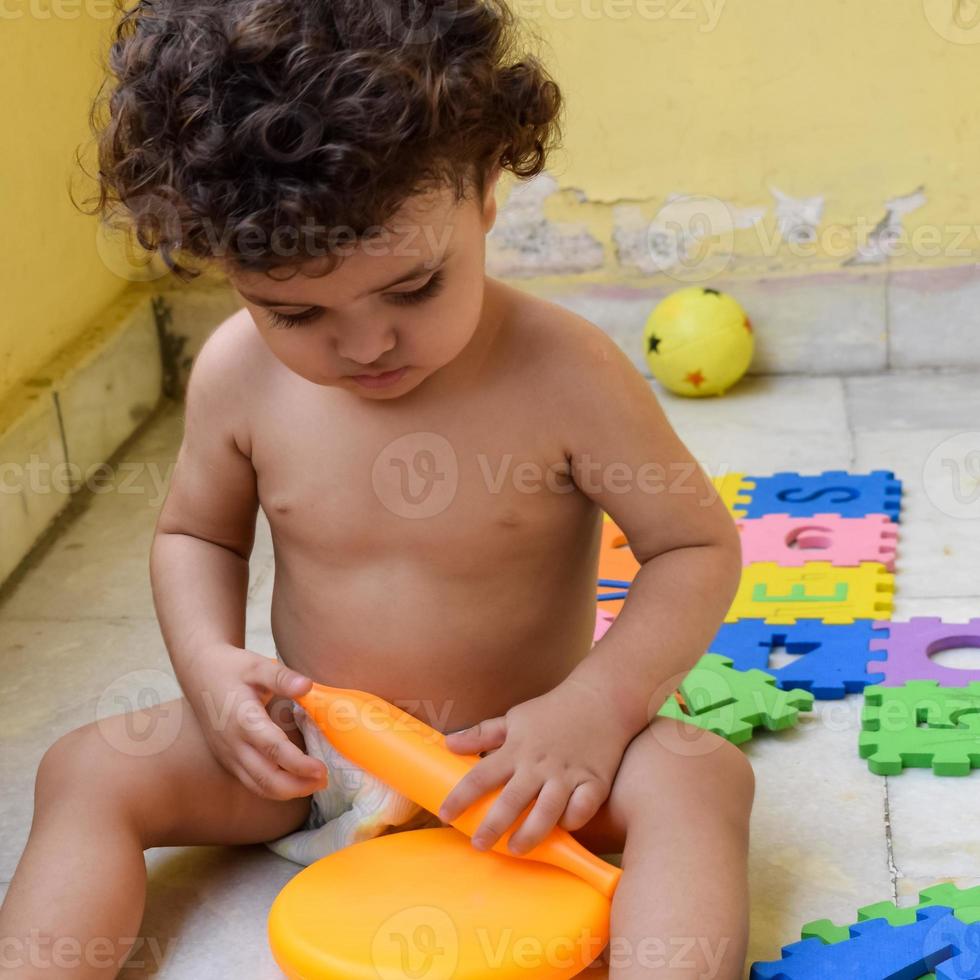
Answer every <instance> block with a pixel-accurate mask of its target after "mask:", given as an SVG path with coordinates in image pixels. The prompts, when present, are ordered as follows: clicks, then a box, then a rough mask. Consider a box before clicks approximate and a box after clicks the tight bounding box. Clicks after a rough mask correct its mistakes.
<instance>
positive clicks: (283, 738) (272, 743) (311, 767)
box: [244, 721, 327, 779]
mask: <svg viewBox="0 0 980 980" xmlns="http://www.w3.org/2000/svg"><path fill="white" fill-rule="evenodd" d="M244 737H245V741H246V742H247V743H248V744H249V745H251V746H253V748H255V749H256V750H258V751H259V752H261V753H262V755H264V756H265V757H266V758H267V759H269V760H270V761H271V762H273V763H274V764H275V765H277V766H279V768H280V769H285V770H286V771H287V772H291V773H293V774H294V775H296V776H301V777H303V778H304V779H324V777H325V776H326V775H327V768H326V766H325V765H324V764H323V763H322V762H320V761H319V760H317V759H314V758H312V757H311V756H308V755H307V754H306V753H305V752H304V751H303V750H302V749H301V748H300V747H299V746H298V745H297V744H296V743H295V742H293V741H292V740H291V739H290V737H289V736H288V735H287V734H286V733H285V732H284V731H283V730H282V729H281V728H280V727H279V726H278V725H276V724H275V723H274V722H271V721H270V722H269V723H268V724H266V725H262V726H258V727H255V728H254V729H249V730H247V731H246V732H245V733H244Z"/></svg>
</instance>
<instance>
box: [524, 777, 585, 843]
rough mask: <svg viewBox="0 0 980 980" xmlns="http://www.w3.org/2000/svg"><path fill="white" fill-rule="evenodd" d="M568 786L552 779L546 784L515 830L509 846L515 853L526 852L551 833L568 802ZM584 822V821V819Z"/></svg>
mask: <svg viewBox="0 0 980 980" xmlns="http://www.w3.org/2000/svg"><path fill="white" fill-rule="evenodd" d="M568 797H569V792H568V786H567V785H566V784H564V783H561V782H559V781H558V780H557V779H551V780H549V781H548V782H547V783H545V784H544V787H543V788H542V790H541V792H540V793H539V794H538V798H537V800H536V801H535V803H534V806H533V807H532V808H531V812H530V813H529V814H528V815H527V816H526V817H525V818H524V820H523V821H522V822H521V825H520V827H518V828H517V830H515V831H514V833H513V834H512V835H511V838H510V840H509V841H508V842H507V847H508V848H509V849H510V851H511V853H513V854H525V853H526V852H527V851H530V850H531V849H532V848H534V847H537V845H538V844H540V843H541V841H543V840H544V839H545V837H547V836H548V834H549V833H551V831H552V829H553V828H554V827H555V825H556V824H557V823H558V820H559V818H560V817H561V815H562V814H563V813H564V812H565V807H566V805H567V804H568ZM583 823H584V821H583Z"/></svg>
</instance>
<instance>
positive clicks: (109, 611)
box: [0, 373, 980, 980]
mask: <svg viewBox="0 0 980 980" xmlns="http://www.w3.org/2000/svg"><path fill="white" fill-rule="evenodd" d="M662 398H663V403H664V405H665V407H666V408H667V410H668V412H669V414H670V416H671V418H672V420H673V421H674V423H675V425H676V426H677V428H678V430H679V432H680V433H681V435H682V436H683V437H684V438H685V439H686V441H687V442H688V444H689V445H690V446H691V448H692V450H693V451H694V452H695V454H696V455H697V456H698V458H699V459H700V460H701V461H702V463H703V464H704V465H705V466H706V468H707V469H708V470H709V472H710V473H712V474H716V473H720V472H725V471H732V470H737V471H742V472H746V473H750V474H760V475H762V474H767V473H772V472H778V471H781V470H789V469H795V470H800V471H802V472H817V471H820V470H825V469H847V470H851V471H854V472H867V471H869V470H872V469H893V470H895V471H896V473H897V474H898V475H899V476H900V477H901V478H902V479H903V480H904V481H905V491H906V496H905V511H904V520H903V523H902V529H901V530H902V537H901V542H900V548H899V562H898V566H897V572H898V580H897V581H898V598H897V605H896V614H895V618H897V619H905V618H908V617H910V616H922V615H931V616H943V617H945V618H947V619H950V620H954V621H955V620H963V619H966V618H970V617H976V616H980V570H978V563H977V556H978V555H980V519H977V518H978V517H980V504H977V503H976V502H974V503H973V504H972V505H970V504H964V503H963V502H962V501H963V500H966V499H967V498H968V494H967V495H966V496H963V494H961V501H960V502H957V501H956V499H955V498H954V497H953V496H951V491H950V489H949V486H948V485H947V484H948V482H949V472H948V467H946V466H945V465H944V464H942V459H944V458H953V459H958V460H959V461H960V464H961V465H962V467H963V473H965V474H966V475H967V476H966V477H965V479H968V478H969V474H971V473H972V474H973V480H974V483H975V482H976V478H977V477H978V476H980V470H978V468H977V467H976V466H973V467H972V469H971V468H970V467H969V465H968V462H969V461H968V460H966V453H967V452H968V446H969V445H971V444H972V447H973V448H974V449H976V448H977V447H978V446H980V435H978V434H977V432H976V430H977V429H980V385H978V384H977V380H976V377H975V376H974V375H967V374H957V373H923V374H892V375H884V376H871V377H866V378H847V379H841V378H834V377H776V378H759V379H750V380H748V381H746V382H745V383H743V384H742V385H741V386H739V387H738V388H737V389H736V390H735V391H733V392H731V393H730V394H729V396H727V397H726V398H725V399H721V400H711V401H704V402H700V401H685V400H680V399H676V398H673V397H671V396H668V395H663V396H662ZM971 430H973V433H974V434H973V437H972V443H971V440H970V439H969V438H967V439H963V438H960V439H959V440H957V439H956V438H955V437H957V436H958V435H959V434H961V433H964V432H970V431H971ZM180 434H181V419H180V414H179V409H178V408H176V407H175V408H171V409H169V410H168V411H167V412H166V413H164V414H163V415H162V416H160V417H159V418H157V419H156V420H155V421H154V422H153V423H152V424H151V425H150V427H149V428H148V429H147V430H146V431H145V432H144V433H143V435H142V436H141V437H140V438H139V439H138V440H136V441H135V443H134V444H133V445H132V447H131V448H130V450H129V451H128V453H127V454H126V456H125V459H124V460H123V461H122V463H121V464H120V465H119V466H118V467H117V470H116V482H115V488H114V489H115V490H116V492H106V493H101V494H97V495H96V496H94V497H93V499H92V501H91V503H90V506H88V508H87V509H85V510H84V512H82V513H81V514H80V515H79V516H77V517H76V518H75V519H74V520H73V521H72V522H70V523H69V524H68V526H66V527H65V528H64V530H63V531H62V532H61V533H60V535H59V536H58V537H57V538H56V540H54V541H53V543H52V544H51V545H50V547H47V548H46V549H44V550H43V553H41V554H40V555H38V556H37V557H36V558H35V559H33V560H32V561H31V563H30V566H29V568H28V570H27V572H26V574H24V575H23V576H22V577H21V578H20V580H19V582H18V583H17V585H16V587H15V588H14V589H13V590H12V591H11V592H10V594H9V595H8V596H7V598H6V599H5V600H4V601H3V603H2V605H0V664H2V667H3V670H2V674H0V735H2V740H3V746H4V751H3V754H2V758H0V774H2V779H3V783H2V785H3V787H4V793H3V797H2V801H0V832H2V837H0V894H3V892H5V890H6V884H4V883H5V882H8V881H9V880H10V878H11V877H12V875H13V872H14V868H15V866H16V863H17V859H18V857H19V855H20V853H21V851H22V849H23V846H24V843H25V841H26V839H27V834H28V830H29V826H30V819H31V812H32V797H33V780H34V773H35V770H36V768H37V764H38V761H39V760H40V758H41V755H42V754H43V752H44V750H45V749H46V747H47V746H48V745H49V744H50V743H51V742H52V741H53V740H54V739H55V738H56V737H57V736H59V735H60V734H62V733H63V732H66V731H68V730H69V729H71V728H74V727H76V726H78V725H81V724H83V723H85V722H88V721H91V720H92V719H93V718H95V717H101V716H104V715H107V714H114V713H116V712H118V711H121V710H125V709H126V708H127V707H134V706H136V702H135V696H136V692H137V691H139V689H140V688H141V687H145V686H150V687H152V688H153V689H154V690H156V691H158V692H159V695H160V697H162V698H169V697H176V696H179V693H180V692H179V689H178V687H177V684H176V682H175V681H174V680H173V678H172V675H171V674H170V670H169V661H168V659H167V655H166V651H165V649H164V646H163V643H162V640H161V638H160V634H159V629H158V626H157V623H156V620H155V617H154V612H153V606H152V602H151V595H150V587H149V577H148V553H149V545H150V539H151V535H152V531H153V526H154V522H155V519H156V514H157V511H158V509H159V506H160V504H161V502H162V499H163V498H162V488H163V487H164V486H165V483H166V480H167V479H168V477H169V472H170V467H171V466H172V462H173V459H174V456H175V453H176V450H177V447H178V444H179V440H180ZM948 440H952V441H948ZM944 480H945V481H946V482H945V483H944V482H943V481H944ZM272 572H273V566H272V548H271V543H270V539H269V535H268V527H267V525H266V523H265V521H264V520H261V521H260V526H259V537H258V542H257V544H256V548H255V552H254V555H253V559H252V580H251V588H250V594H249V605H248V613H249V635H248V643H249V645H250V647H251V649H253V650H258V651H261V652H264V653H267V654H269V655H272V653H273V646H272V637H271V632H270V628H269V624H268V604H269V598H270V595H271V587H272V577H273V576H272ZM970 653H971V652H969V651H964V652H961V653H960V654H959V655H958V656H960V657H961V662H960V665H961V666H965V665H966V664H967V663H968V658H969V657H970ZM972 653H973V654H975V653H976V651H972ZM956 656H957V655H954V659H955V657H956ZM974 662H975V661H974ZM861 702H862V699H861V697H860V696H851V697H849V698H848V699H847V700H846V701H843V702H841V701H838V702H823V703H819V702H818V705H817V710H816V711H815V712H814V714H813V715H812V716H811V717H809V718H808V719H807V720H806V722H805V723H804V724H803V725H802V726H801V727H800V728H799V729H797V730H794V731H789V732H785V733H782V734H779V735H766V736H763V737H759V738H757V739H756V740H755V741H753V742H752V743H750V744H749V745H748V746H747V752H748V754H749V755H750V757H751V759H752V761H753V763H754V765H755V768H756V771H757V774H758V793H757V802H756V809H755V817H754V824H753V854H752V891H753V896H752V939H751V947H750V956H751V958H752V959H771V958H774V957H776V956H777V955H778V949H779V946H780V945H781V944H783V943H786V942H790V941H793V940H794V939H795V938H798V936H799V929H800V926H801V925H802V924H803V923H804V922H807V921H809V920H811V919H815V918H822V917H829V918H831V919H833V920H835V921H837V922H851V921H853V919H854V913H855V910H856V909H857V908H858V907H859V906H861V905H865V904H868V903H871V902H875V901H879V900H882V899H888V898H892V897H897V898H898V900H899V901H900V903H903V904H910V903H911V902H912V901H913V900H914V896H915V894H916V892H917V890H918V889H919V888H920V887H925V886H927V885H929V884H932V883H934V882H937V881H939V880H952V881H955V882H957V883H958V884H960V885H963V886H972V885H975V884H978V883H980V842H978V837H977V834H976V803H977V799H978V797H977V791H978V787H980V774H977V773H976V772H974V774H973V775H972V776H970V777H967V778H964V779H940V778H935V777H933V776H932V775H931V773H929V772H927V771H910V772H906V773H904V774H903V775H902V776H900V777H895V778H890V779H887V780H885V779H881V778H879V777H877V776H874V775H872V774H870V773H869V771H868V768H867V765H866V763H864V762H862V761H861V760H859V759H858V755H857V748H856V743H857V730H858V727H859V717H860V709H861ZM147 865H148V869H149V895H148V902H147V910H146V915H145V919H144V924H143V935H144V936H146V937H148V940H149V939H152V940H153V941H155V944H156V945H155V946H154V945H153V944H152V943H148V945H147V946H145V947H144V949H143V951H142V959H143V961H144V963H145V965H144V966H142V967H138V966H130V967H129V968H127V969H126V970H125V971H124V973H123V974H122V975H123V976H125V977H127V978H136V977H142V976H149V975H157V976H160V977H165V978H167V980H183V978H188V980H190V978H193V980H197V978H199V977H202V976H235V977H240V978H242V980H257V978H267V977H268V978H272V977H278V976H280V974H279V973H278V971H277V970H276V968H275V965H274V963H273V961H272V959H271V957H270V955H269V953H268V949H267V945H266V939H265V919H266V913H267V911H268V908H269V905H270V903H271V902H272V900H273V898H274V897H275V895H276V893H277V892H278V891H279V889H280V888H281V887H282V886H283V885H284V884H285V883H286V881H288V880H289V878H290V877H291V876H292V875H293V874H294V873H295V872H296V871H297V870H298V868H297V866H296V865H294V864H291V863H289V862H287V861H284V860H282V859H280V858H278V857H276V856H275V855H273V854H272V853H271V852H269V851H268V850H267V849H266V848H264V847H262V846H260V845H259V846H254V847H247V848H224V847H198V848H156V849H153V850H151V851H149V852H147ZM164 954H165V955H164ZM158 958H162V965H158V963H157V962H156V960H157V959H158Z"/></svg>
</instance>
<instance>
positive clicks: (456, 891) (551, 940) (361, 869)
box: [268, 827, 610, 980]
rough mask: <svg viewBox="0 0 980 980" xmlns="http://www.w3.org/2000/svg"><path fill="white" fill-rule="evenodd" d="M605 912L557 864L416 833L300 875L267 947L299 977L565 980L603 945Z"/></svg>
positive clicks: (448, 834)
mask: <svg viewBox="0 0 980 980" xmlns="http://www.w3.org/2000/svg"><path fill="white" fill-rule="evenodd" d="M609 911H610V902H609V899H608V898H606V897H605V896H604V895H601V894H600V893H599V892H597V891H596V890H595V889H594V888H593V887H592V886H591V885H589V884H588V883H587V882H585V881H583V880H582V879H581V878H579V877H577V876H576V875H572V874H569V873H568V872H567V871H563V870H561V869H560V868H554V867H549V866H547V865H544V864H540V863H538V862H529V861H517V860H514V859H513V857H503V856H501V855H499V854H495V853H494V852H493V851H485V852H481V851H477V850H475V849H474V848H473V847H471V846H470V843H469V840H468V839H467V838H466V837H465V836H464V835H463V834H461V833H459V832H458V831H456V830H453V829H452V828H451V827H446V828H441V829H440V828H435V829H426V830H412V831H404V832H402V833H393V834H388V835H384V836H381V837H375V838H373V839H371V840H367V841H364V842H362V843H359V844H352V845H350V846H348V847H344V848H342V849H341V850H339V851H335V852H334V853H333V854H331V855H329V856H328V857H325V858H321V859H320V860H319V861H316V862H315V863H313V864H311V865H310V866H309V867H307V868H304V869H303V870H302V871H300V872H299V873H298V874H297V875H296V876H295V877H293V878H292V879H291V880H290V881H289V883H288V884H287V885H286V886H285V887H284V888H283V889H282V891H281V892H280V893H279V895H278V896H277V897H276V900H275V901H274V902H273V905H272V908H271V910H270V912H269V921H268V930H269V944H270V947H271V949H272V954H273V956H274V957H275V960H276V962H277V963H278V964H279V967H280V968H281V969H282V970H283V972H284V973H285V974H286V975H287V976H288V977H289V978H291V980H405V978H406V977H412V978H413V980H488V978H489V977H497V978H500V980H509V978H520V980H535V978H541V980H563V978H566V977H574V976H577V975H578V974H580V973H581V972H582V971H583V970H585V969H586V967H587V966H588V965H589V964H590V963H591V962H593V961H594V960H595V959H596V958H597V957H598V956H599V954H600V953H601V952H602V950H603V949H604V948H605V946H606V945H607V943H608V942H609Z"/></svg>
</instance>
